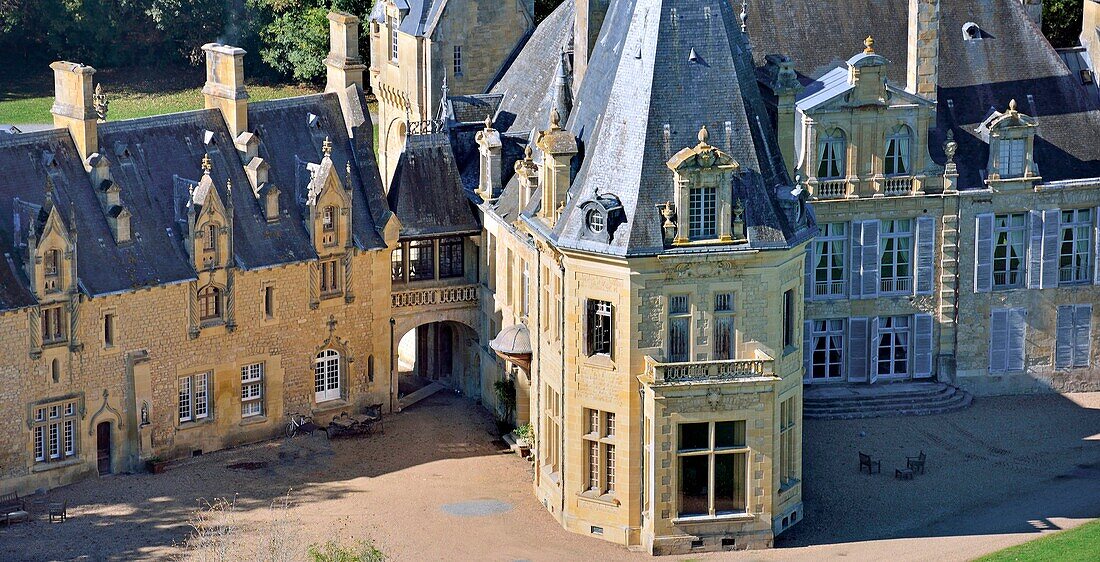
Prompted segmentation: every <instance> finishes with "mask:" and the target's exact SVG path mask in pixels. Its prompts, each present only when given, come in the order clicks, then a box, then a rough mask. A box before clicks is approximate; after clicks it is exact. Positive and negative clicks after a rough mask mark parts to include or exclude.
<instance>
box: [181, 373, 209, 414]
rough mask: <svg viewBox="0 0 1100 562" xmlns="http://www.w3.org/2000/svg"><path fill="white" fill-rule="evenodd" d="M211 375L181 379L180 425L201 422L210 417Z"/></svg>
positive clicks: (202, 374)
mask: <svg viewBox="0 0 1100 562" xmlns="http://www.w3.org/2000/svg"><path fill="white" fill-rule="evenodd" d="M209 382H210V373H199V374H197V375H188V376H186V377H180V379H179V414H180V423H185V422H192V421H199V420H203V419H206V418H207V417H209V416H210V402H209V399H210V389H209V387H208V384H209Z"/></svg>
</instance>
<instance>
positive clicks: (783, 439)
mask: <svg viewBox="0 0 1100 562" xmlns="http://www.w3.org/2000/svg"><path fill="white" fill-rule="evenodd" d="M794 424H795V415H794V398H788V399H786V400H784V401H783V403H782V404H780V405H779V485H780V486H785V485H787V484H790V483H791V482H793V481H794V480H795V478H796V475H797V471H796V469H795V465H796V463H795V458H796V455H795V453H796V451H795V439H794V436H795V431H794Z"/></svg>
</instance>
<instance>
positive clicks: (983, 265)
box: [974, 213, 993, 293]
mask: <svg viewBox="0 0 1100 562" xmlns="http://www.w3.org/2000/svg"><path fill="white" fill-rule="evenodd" d="M992 290H993V215H991V214H989V213H983V214H980V215H978V216H977V217H976V219H975V225H974V292H975V293H988V292H990V291H992Z"/></svg>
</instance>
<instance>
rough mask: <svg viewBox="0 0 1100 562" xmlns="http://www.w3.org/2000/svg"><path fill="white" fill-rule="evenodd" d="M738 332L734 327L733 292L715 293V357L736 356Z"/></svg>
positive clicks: (727, 358) (732, 357) (729, 357)
mask: <svg viewBox="0 0 1100 562" xmlns="http://www.w3.org/2000/svg"><path fill="white" fill-rule="evenodd" d="M735 338H736V332H734V329H733V293H717V294H716V295H714V358H715V359H717V360H719V361H723V360H729V359H735V358H736V346H737V342H736V341H735Z"/></svg>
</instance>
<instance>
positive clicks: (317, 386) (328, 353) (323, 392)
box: [313, 349, 344, 403]
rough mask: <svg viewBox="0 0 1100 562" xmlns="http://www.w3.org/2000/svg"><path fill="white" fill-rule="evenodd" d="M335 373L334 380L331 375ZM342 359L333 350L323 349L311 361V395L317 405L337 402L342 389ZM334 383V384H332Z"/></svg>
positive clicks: (337, 352)
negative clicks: (332, 401)
mask: <svg viewBox="0 0 1100 562" xmlns="http://www.w3.org/2000/svg"><path fill="white" fill-rule="evenodd" d="M334 371H335V375H336V377H335V379H333V377H332V375H333V372H334ZM343 371H344V364H343V357H342V356H341V354H340V352H339V351H336V350H335V349H325V350H323V351H321V352H320V353H318V354H317V355H316V356H315V357H314V360H313V390H314V392H313V395H314V399H315V400H316V402H317V403H321V402H329V401H331V400H339V399H340V398H341V391H342V389H343V378H344V373H343ZM334 381H335V384H333V383H334Z"/></svg>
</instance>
